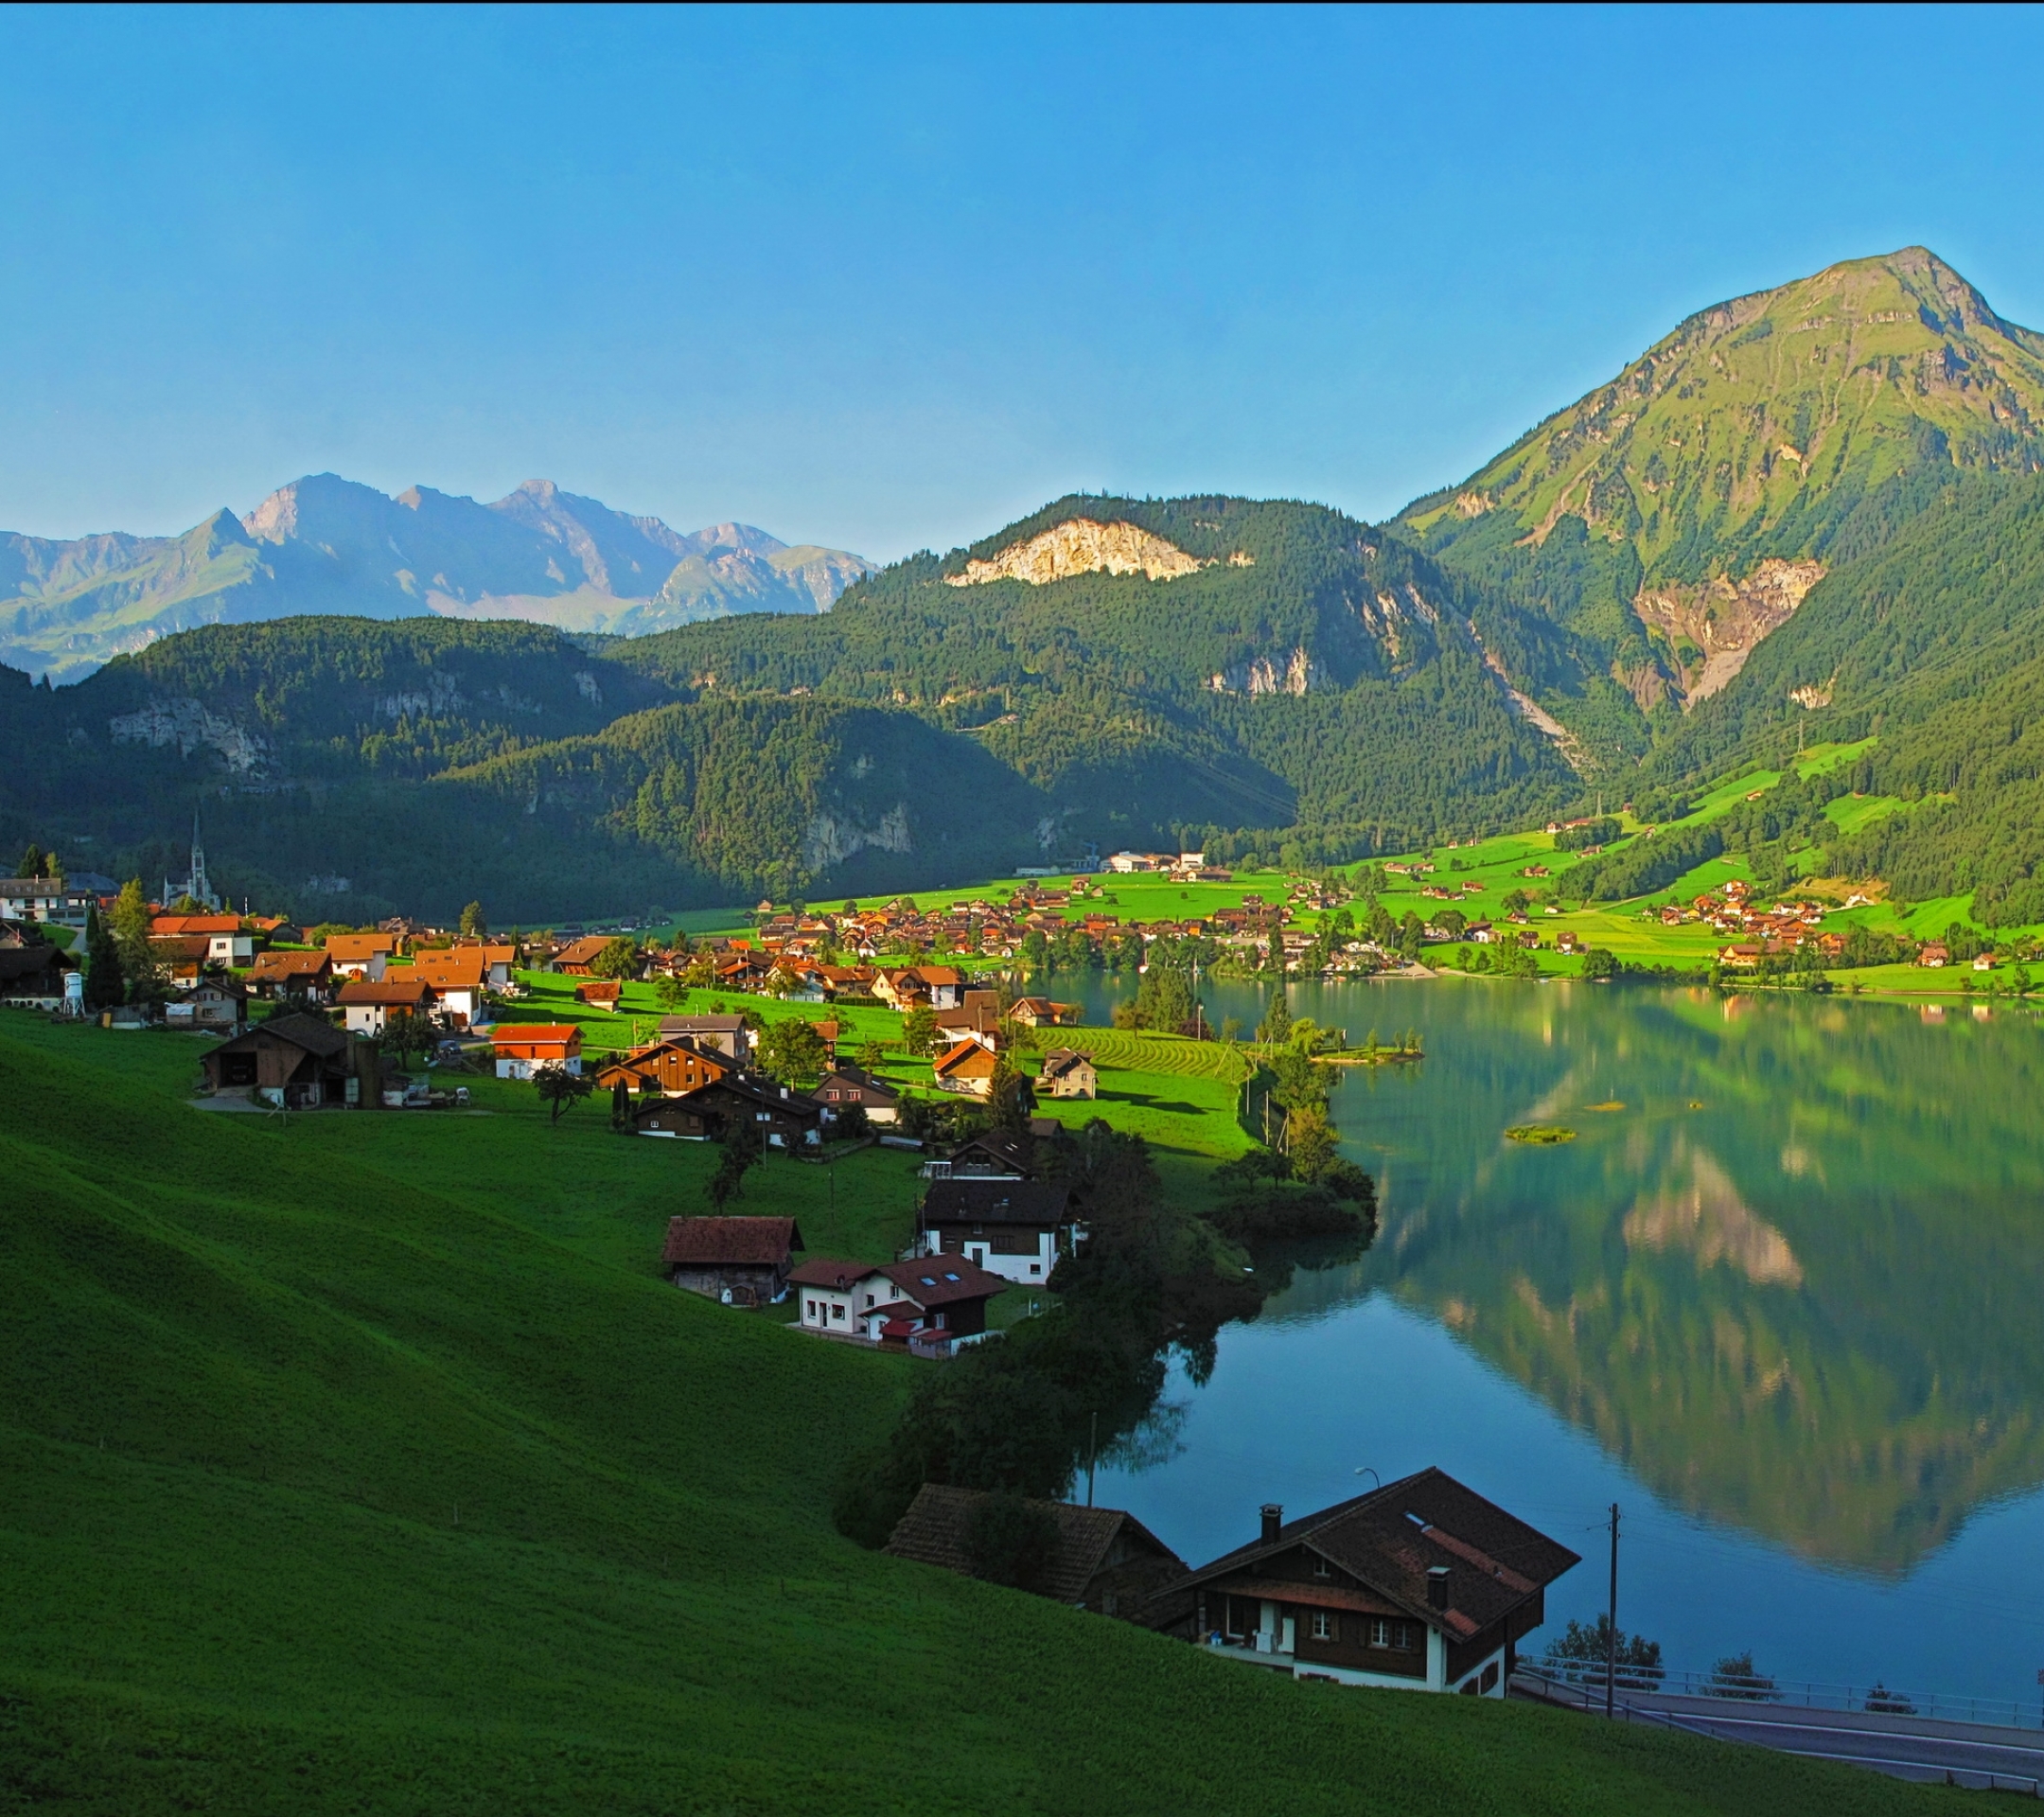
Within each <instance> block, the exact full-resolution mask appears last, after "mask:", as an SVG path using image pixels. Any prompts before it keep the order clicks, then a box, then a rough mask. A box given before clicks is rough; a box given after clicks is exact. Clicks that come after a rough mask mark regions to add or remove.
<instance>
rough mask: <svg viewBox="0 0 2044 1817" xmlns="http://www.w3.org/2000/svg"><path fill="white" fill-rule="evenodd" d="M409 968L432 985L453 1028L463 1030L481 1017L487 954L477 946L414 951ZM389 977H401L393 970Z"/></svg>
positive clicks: (486, 986)
mask: <svg viewBox="0 0 2044 1817" xmlns="http://www.w3.org/2000/svg"><path fill="white" fill-rule="evenodd" d="M412 971H413V975H414V977H417V978H419V979H424V980H425V982H427V983H428V984H430V985H432V993H433V999H434V1002H435V1005H436V1007H437V1008H438V1009H439V1010H440V1013H441V1014H443V1015H445V1016H446V1017H447V1018H448V1020H449V1023H451V1024H452V1025H453V1026H454V1027H455V1028H457V1029H467V1028H470V1027H472V1026H473V1025H474V1024H476V1023H478V1022H481V1021H483V1020H485V1017H486V1014H487V1012H486V1010H485V1006H484V993H485V991H487V990H488V989H489V987H490V964H489V960H488V956H487V955H486V954H485V951H484V949H483V948H482V947H481V946H443V947H439V948H437V949H435V950H432V951H430V952H422V953H416V952H415V953H414V954H413V956H412ZM388 976H389V977H391V978H402V977H403V976H404V974H403V973H402V972H393V973H391V974H389V975H388Z"/></svg>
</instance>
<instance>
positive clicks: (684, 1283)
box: [661, 1218, 804, 1306]
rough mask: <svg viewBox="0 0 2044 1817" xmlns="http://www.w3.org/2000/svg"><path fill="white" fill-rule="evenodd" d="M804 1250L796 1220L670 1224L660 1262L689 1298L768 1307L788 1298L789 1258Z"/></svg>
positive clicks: (683, 1220) (692, 1220)
mask: <svg viewBox="0 0 2044 1817" xmlns="http://www.w3.org/2000/svg"><path fill="white" fill-rule="evenodd" d="M803 1246H804V1245H803V1243H802V1231H801V1230H800V1229H799V1228H798V1227H797V1226H796V1223H795V1220H794V1219H793V1218H672V1219H670V1220H669V1221H668V1224H667V1246H666V1247H665V1248H664V1249H663V1250H662V1251H661V1263H662V1265H663V1266H664V1267H665V1269H666V1271H667V1278H668V1279H670V1280H672V1281H673V1282H674V1284H675V1285H676V1286H677V1287H680V1288H683V1289H685V1290H686V1291H688V1292H689V1293H692V1294H703V1295H706V1296H707V1297H710V1298H711V1299H716V1300H721V1301H722V1302H723V1303H724V1304H725V1305H727V1306H770V1305H778V1304H779V1303H780V1301H781V1300H782V1298H783V1297H784V1296H785V1295H786V1293H787V1284H788V1273H789V1270H790V1268H791V1267H792V1266H793V1261H794V1259H793V1256H792V1254H791V1252H792V1251H794V1250H797V1249H800V1248H802V1247H803Z"/></svg>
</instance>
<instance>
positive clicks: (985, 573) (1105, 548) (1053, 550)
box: [944, 518, 1252, 587]
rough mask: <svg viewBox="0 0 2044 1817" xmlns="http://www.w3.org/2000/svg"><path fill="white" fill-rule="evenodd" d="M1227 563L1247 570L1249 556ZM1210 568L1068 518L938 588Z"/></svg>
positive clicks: (1166, 545)
mask: <svg viewBox="0 0 2044 1817" xmlns="http://www.w3.org/2000/svg"><path fill="white" fill-rule="evenodd" d="M1228 563H1229V565H1230V566H1231V567H1237V568H1246V567H1249V566H1251V565H1252V564H1251V561H1250V558H1249V556H1246V555H1244V554H1242V552H1241V551H1240V550H1238V551H1237V552H1236V553H1235V554H1234V555H1232V556H1229V557H1228ZM1213 565H1214V564H1213V563H1212V562H1211V561H1202V560H1200V559H1199V558H1198V557H1197V556H1189V555H1187V554H1186V552H1185V551H1184V550H1183V549H1180V548H1178V547H1177V546H1176V545H1175V544H1173V543H1170V542H1166V541H1165V540H1164V538H1162V537H1158V536H1153V535H1152V534H1151V533H1150V532H1149V531H1147V530H1143V529H1139V528H1138V527H1137V525H1135V524H1133V523H1126V522H1116V523H1098V522H1095V521H1094V520H1092V519H1091V518H1070V519H1067V520H1066V521H1065V522H1063V523H1060V524H1053V525H1052V526H1051V527H1050V528H1049V529H1048V530H1044V531H1040V532H1039V533H1038V534H1037V535H1035V536H1033V537H1031V538H1029V539H1028V540H1027V541H1026V542H1017V543H1013V544H1011V545H1010V546H1009V547H1008V548H1006V549H1003V550H1002V551H1000V553H999V554H998V555H996V556H990V557H988V558H986V559H984V560H978V561H968V562H967V563H966V564H965V567H964V571H963V572H962V573H956V574H946V575H945V576H944V584H945V585H946V586H947V587H978V586H983V585H984V584H985V583H986V582H988V581H990V580H1024V581H1027V582H1028V583H1029V584H1030V585H1031V587H1046V586H1048V585H1049V583H1050V582H1052V581H1054V580H1070V579H1071V578H1072V577H1073V576H1074V575H1077V574H1099V573H1109V574H1142V575H1144V576H1146V577H1147V578H1149V579H1151V580H1176V579H1177V578H1178V577H1179V576H1180V575H1182V574H1191V573H1198V572H1199V571H1200V570H1201V569H1202V568H1211V567H1212V566H1213Z"/></svg>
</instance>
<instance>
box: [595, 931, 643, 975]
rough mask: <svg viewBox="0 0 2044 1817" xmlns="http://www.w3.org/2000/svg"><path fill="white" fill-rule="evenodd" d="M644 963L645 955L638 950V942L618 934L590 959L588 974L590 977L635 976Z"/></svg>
mask: <svg viewBox="0 0 2044 1817" xmlns="http://www.w3.org/2000/svg"><path fill="white" fill-rule="evenodd" d="M644 963H645V955H644V954H643V953H642V952H641V951H640V950H639V943H638V942H637V941H636V940H626V938H625V936H624V935H622V934H620V935H619V936H618V937H617V939H615V940H613V941H610V942H608V943H607V944H606V945H605V946H604V949H603V951H602V952H600V953H598V954H597V955H596V957H595V958H594V959H592V960H590V976H591V977H592V978H619V979H623V978H637V977H638V976H639V971H640V967H641V966H643V964H644Z"/></svg>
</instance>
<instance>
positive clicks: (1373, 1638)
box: [1369, 1621, 1402, 1647]
mask: <svg viewBox="0 0 2044 1817" xmlns="http://www.w3.org/2000/svg"><path fill="white" fill-rule="evenodd" d="M1401 1625H1402V1624H1401ZM1369 1644H1370V1645H1371V1646H1372V1647H1388V1646H1390V1644H1391V1624H1390V1623H1389V1622H1388V1621H1372V1622H1371V1623H1370V1625H1369Z"/></svg>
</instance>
